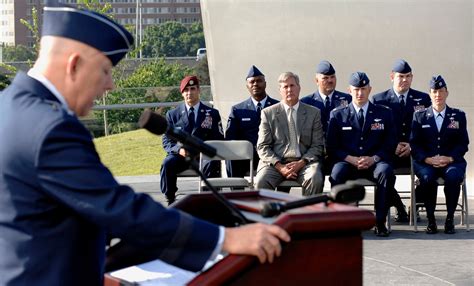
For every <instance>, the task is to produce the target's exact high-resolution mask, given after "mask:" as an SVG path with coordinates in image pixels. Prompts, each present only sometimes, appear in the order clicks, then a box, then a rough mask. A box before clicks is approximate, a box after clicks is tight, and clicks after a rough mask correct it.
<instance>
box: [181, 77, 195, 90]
mask: <svg viewBox="0 0 474 286" xmlns="http://www.w3.org/2000/svg"><path fill="white" fill-rule="evenodd" d="M195 85H196V86H197V87H199V80H198V78H197V77H196V76H195V75H188V76H187V77H185V78H183V80H182V81H181V84H180V85H179V91H180V92H183V91H184V89H185V88H186V87H187V86H195Z"/></svg>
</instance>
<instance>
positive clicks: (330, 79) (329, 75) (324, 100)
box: [301, 61, 352, 133]
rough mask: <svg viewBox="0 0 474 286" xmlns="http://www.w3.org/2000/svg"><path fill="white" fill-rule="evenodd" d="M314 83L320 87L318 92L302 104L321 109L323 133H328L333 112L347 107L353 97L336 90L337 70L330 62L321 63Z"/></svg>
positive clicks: (304, 98) (307, 97)
mask: <svg viewBox="0 0 474 286" xmlns="http://www.w3.org/2000/svg"><path fill="white" fill-rule="evenodd" d="M314 82H315V83H316V85H317V86H318V90H316V91H315V92H314V93H313V94H310V95H307V96H305V97H303V98H302V99H301V102H303V103H306V104H309V105H312V106H314V107H316V108H319V110H320V111H321V121H322V124H323V131H324V132H325V133H326V130H327V127H328V122H329V114H330V112H331V110H333V109H334V108H336V107H340V106H347V105H348V104H349V103H350V102H351V100H352V97H351V96H350V95H349V94H347V93H344V92H340V91H337V90H336V83H337V78H336V70H335V69H334V67H333V66H332V64H331V63H330V62H328V61H321V62H319V64H318V66H317V68H316V75H315V77H314Z"/></svg>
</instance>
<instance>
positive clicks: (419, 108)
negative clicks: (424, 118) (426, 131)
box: [413, 104, 426, 112]
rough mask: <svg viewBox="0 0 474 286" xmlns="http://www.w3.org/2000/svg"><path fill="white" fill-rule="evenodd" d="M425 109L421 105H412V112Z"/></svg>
mask: <svg viewBox="0 0 474 286" xmlns="http://www.w3.org/2000/svg"><path fill="white" fill-rule="evenodd" d="M425 109H426V107H425V106H424V105H422V104H421V105H413V111H414V112H417V111H423V110H425Z"/></svg>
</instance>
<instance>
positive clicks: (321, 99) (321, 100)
mask: <svg viewBox="0 0 474 286" xmlns="http://www.w3.org/2000/svg"><path fill="white" fill-rule="evenodd" d="M313 98H314V100H316V101H319V102H322V103H323V106H324V101H323V98H322V97H321V94H319V89H318V90H316V92H315V93H314V95H313Z"/></svg>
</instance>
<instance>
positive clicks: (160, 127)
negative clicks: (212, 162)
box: [138, 109, 217, 157]
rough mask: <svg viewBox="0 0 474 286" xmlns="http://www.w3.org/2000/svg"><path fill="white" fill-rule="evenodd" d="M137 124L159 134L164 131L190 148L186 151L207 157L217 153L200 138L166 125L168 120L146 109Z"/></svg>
mask: <svg viewBox="0 0 474 286" xmlns="http://www.w3.org/2000/svg"><path fill="white" fill-rule="evenodd" d="M138 126H140V127H141V128H145V129H146V130H148V131H150V132H151V133H153V134H156V135H161V134H164V133H166V135H167V136H169V137H170V138H171V139H173V140H176V141H179V142H181V143H182V144H183V146H185V147H188V148H190V149H191V150H188V151H196V152H197V153H199V152H200V153H203V154H204V155H206V156H208V157H214V156H215V155H216V153H217V151H216V148H214V147H212V146H210V145H209V144H206V143H205V142H204V141H202V140H201V139H199V138H197V137H195V136H193V135H191V134H189V133H187V132H185V131H183V130H181V129H178V128H175V127H172V126H168V121H166V118H164V117H163V116H161V115H159V114H156V113H155V112H153V111H151V110H149V109H146V110H145V111H143V113H142V115H141V116H140V119H139V120H138Z"/></svg>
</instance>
